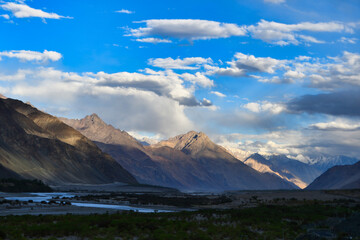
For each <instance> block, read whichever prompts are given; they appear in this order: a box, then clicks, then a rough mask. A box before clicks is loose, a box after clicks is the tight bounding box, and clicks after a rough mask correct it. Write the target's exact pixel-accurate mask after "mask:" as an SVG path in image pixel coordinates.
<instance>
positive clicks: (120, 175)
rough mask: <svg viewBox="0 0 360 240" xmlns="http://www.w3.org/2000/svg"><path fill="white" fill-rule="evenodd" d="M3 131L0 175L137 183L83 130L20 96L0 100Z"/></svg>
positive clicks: (0, 129)
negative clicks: (76, 128)
mask: <svg viewBox="0 0 360 240" xmlns="http://www.w3.org/2000/svg"><path fill="white" fill-rule="evenodd" d="M0 133H1V134H0V174H1V175H0V178H5V177H13V178H19V177H20V178H26V179H39V180H42V181H44V182H46V183H49V184H68V183H86V184H97V183H112V182H124V183H137V181H136V179H135V178H134V177H133V176H132V175H131V174H130V173H129V172H128V171H126V170H125V169H123V168H122V167H121V166H120V165H119V164H118V163H117V162H116V161H115V160H114V159H113V158H111V157H110V156H109V155H108V154H105V153H103V152H102V151H101V150H100V149H99V148H98V147H97V146H96V145H95V144H94V143H93V142H92V141H90V140H89V139H88V138H86V137H85V136H84V135H82V134H81V133H79V132H78V131H76V130H74V129H73V128H71V127H69V126H68V125H66V124H64V123H63V122H62V121H60V120H58V119H57V118H56V117H53V116H51V115H49V114H46V113H44V112H41V111H39V110H38V109H36V108H34V107H32V106H31V105H29V104H25V103H23V102H21V101H18V100H14V99H6V98H1V99H0Z"/></svg>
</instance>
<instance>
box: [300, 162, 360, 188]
mask: <svg viewBox="0 0 360 240" xmlns="http://www.w3.org/2000/svg"><path fill="white" fill-rule="evenodd" d="M355 188H356V189H360V162H357V163H355V164H353V165H344V166H335V167H332V168H330V169H329V170H327V171H326V172H324V173H323V174H321V175H320V176H319V177H318V178H316V179H315V180H314V182H312V183H311V184H310V185H309V186H308V187H307V188H306V189H309V190H320V189H355Z"/></svg>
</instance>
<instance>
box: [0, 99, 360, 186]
mask: <svg viewBox="0 0 360 240" xmlns="http://www.w3.org/2000/svg"><path fill="white" fill-rule="evenodd" d="M0 132H1V134H0V178H14V179H22V178H25V179H39V180H42V181H44V182H45V183H48V184H53V185H61V184H65V185H66V184H103V183H114V182H121V183H126V184H137V183H138V182H139V183H145V184H151V185H159V186H165V187H172V188H178V189H180V190H183V191H224V190H260V189H261V190H270V189H298V188H305V187H307V186H308V189H326V188H329V189H333V188H353V187H359V179H360V178H359V172H360V169H359V168H360V166H359V163H356V164H354V163H355V162H357V161H358V159H356V158H349V157H346V156H325V155H322V156H320V157H317V158H313V159H311V161H309V162H308V163H304V162H300V161H297V160H295V159H291V158H288V157H287V156H284V155H268V156H265V157H264V156H262V155H260V154H257V153H250V152H244V151H242V150H240V149H238V150H236V149H235V150H234V149H232V150H231V151H230V150H229V149H225V148H224V147H222V146H220V145H217V144H215V143H214V142H212V141H211V140H210V138H209V137H208V136H207V135H206V134H205V133H203V132H195V131H190V132H188V133H186V134H181V135H178V136H176V137H173V138H170V139H168V140H163V141H161V142H158V143H153V144H142V143H141V142H139V141H137V140H136V139H135V138H134V137H132V136H131V135H130V134H128V133H127V132H125V131H121V130H119V129H116V128H115V127H113V126H112V125H109V124H106V123H105V122H104V121H103V120H102V119H101V118H100V117H99V116H98V115H96V114H92V115H90V116H86V117H85V118H83V119H80V120H77V119H66V118H56V117H54V116H52V115H49V114H47V113H45V112H42V111H40V110H38V109H37V108H35V107H34V106H32V105H31V104H28V103H23V102H21V101H18V100H14V99H7V98H6V97H4V96H2V95H1V96H0ZM346 164H353V165H351V166H336V167H334V166H335V165H346ZM324 172H325V173H324ZM314 179H316V180H315V181H314V182H313V180H314Z"/></svg>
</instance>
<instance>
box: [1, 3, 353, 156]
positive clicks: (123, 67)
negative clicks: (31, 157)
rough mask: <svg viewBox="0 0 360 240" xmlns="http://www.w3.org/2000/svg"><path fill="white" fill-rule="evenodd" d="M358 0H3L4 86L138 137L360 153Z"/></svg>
mask: <svg viewBox="0 0 360 240" xmlns="http://www.w3.org/2000/svg"><path fill="white" fill-rule="evenodd" d="M359 12H360V3H359V1H356V0H353V1H351V0H344V1H340V0H332V1H331V0H330V1H329V0H327V1H325V0H323V1H316V2H314V1H310V0H309V1H308V0H254V1H240V0H237V1H235V0H233V1H231V0H229V1H221V2H220V1H196V0H195V1H194V0H192V1H181V2H180V1H160V0H158V1H109V0H103V1H93V0H88V1H68V0H63V1H44V0H32V1H30V0H28V1H0V31H1V32H2V37H1V38H0V46H1V48H0V93H2V94H3V95H6V96H7V97H12V98H17V99H20V100H23V101H30V102H31V103H32V104H33V105H35V106H37V107H38V108H40V109H42V110H44V111H47V112H49V113H51V114H55V115H57V116H65V117H69V118H82V117H84V116H85V115H88V114H91V113H93V112H96V113H98V115H100V116H101V117H102V118H103V119H104V120H105V121H107V122H109V123H111V124H113V125H114V126H116V127H118V128H120V129H124V130H127V131H130V132H131V133H132V134H134V135H136V136H142V135H145V136H153V137H155V138H166V137H169V136H173V135H176V134H180V133H184V132H186V131H189V130H193V129H194V130H198V131H204V132H206V133H207V134H208V135H210V137H211V138H212V139H213V140H214V141H216V142H218V143H220V144H223V145H225V146H227V147H232V148H237V149H241V150H244V151H256V152H261V153H279V154H287V155H289V156H291V157H295V158H297V159H300V160H306V159H308V158H309V157H313V156H317V155H319V154H332V155H337V154H343V155H349V156H358V155H359V153H360V151H359V149H360V130H359V129H360V125H359V116H360V113H359V111H360V110H359V108H360V48H359V42H360V40H359V39H360V36H359V31H360V17H359Z"/></svg>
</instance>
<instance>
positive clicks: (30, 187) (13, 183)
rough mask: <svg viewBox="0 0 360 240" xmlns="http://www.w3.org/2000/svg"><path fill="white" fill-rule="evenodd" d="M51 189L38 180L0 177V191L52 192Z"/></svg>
mask: <svg viewBox="0 0 360 240" xmlns="http://www.w3.org/2000/svg"><path fill="white" fill-rule="evenodd" d="M52 191H53V190H52V189H51V188H50V187H49V186H48V185H46V184H44V183H43V182H42V181H40V180H27V179H13V178H6V179H0V192H52Z"/></svg>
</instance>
